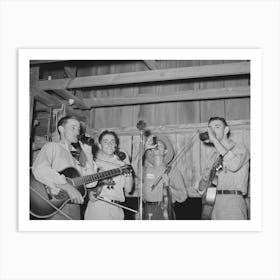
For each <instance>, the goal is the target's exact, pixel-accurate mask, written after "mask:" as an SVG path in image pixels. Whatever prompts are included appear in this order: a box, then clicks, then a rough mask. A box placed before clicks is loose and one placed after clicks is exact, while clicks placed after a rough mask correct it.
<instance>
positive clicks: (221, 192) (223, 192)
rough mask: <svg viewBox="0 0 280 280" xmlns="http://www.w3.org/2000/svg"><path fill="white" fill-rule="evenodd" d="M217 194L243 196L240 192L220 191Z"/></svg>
mask: <svg viewBox="0 0 280 280" xmlns="http://www.w3.org/2000/svg"><path fill="white" fill-rule="evenodd" d="M217 194H236V195H243V194H242V192H241V191H238V190H218V191H217Z"/></svg>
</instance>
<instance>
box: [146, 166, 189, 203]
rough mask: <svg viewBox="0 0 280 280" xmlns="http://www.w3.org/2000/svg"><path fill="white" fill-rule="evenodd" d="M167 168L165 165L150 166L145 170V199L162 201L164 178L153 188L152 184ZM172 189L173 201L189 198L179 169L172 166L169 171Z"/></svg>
mask: <svg viewBox="0 0 280 280" xmlns="http://www.w3.org/2000/svg"><path fill="white" fill-rule="evenodd" d="M164 170H165V167H163V166H162V167H160V168H154V167H151V166H148V167H146V168H145V170H144V174H145V175H144V185H143V198H144V200H145V201H149V202H158V201H162V199H163V194H164V189H163V180H160V181H159V183H158V184H157V185H156V187H155V188H154V189H153V190H152V185H153V184H154V183H155V182H156V181H157V178H159V177H160V176H161V175H162V174H163V172H164ZM169 178H170V189H171V193H172V201H173V202H175V201H178V202H183V201H185V200H186V198H187V196H188V195H187V190H186V187H185V184H184V179H183V176H182V174H181V173H180V171H179V169H177V168H176V167H172V168H171V170H170V172H169Z"/></svg>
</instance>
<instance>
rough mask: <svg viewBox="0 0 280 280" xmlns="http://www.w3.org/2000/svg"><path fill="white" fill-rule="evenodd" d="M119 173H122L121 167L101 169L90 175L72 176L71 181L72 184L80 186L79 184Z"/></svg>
mask: <svg viewBox="0 0 280 280" xmlns="http://www.w3.org/2000/svg"><path fill="white" fill-rule="evenodd" d="M120 174H122V171H121V168H115V169H111V170H107V171H103V172H99V173H94V174H91V175H86V176H82V177H77V178H72V181H73V184H74V186H81V185H85V184H89V183H92V182H95V181H99V180H103V179H107V178H110V177H114V176H117V175H120Z"/></svg>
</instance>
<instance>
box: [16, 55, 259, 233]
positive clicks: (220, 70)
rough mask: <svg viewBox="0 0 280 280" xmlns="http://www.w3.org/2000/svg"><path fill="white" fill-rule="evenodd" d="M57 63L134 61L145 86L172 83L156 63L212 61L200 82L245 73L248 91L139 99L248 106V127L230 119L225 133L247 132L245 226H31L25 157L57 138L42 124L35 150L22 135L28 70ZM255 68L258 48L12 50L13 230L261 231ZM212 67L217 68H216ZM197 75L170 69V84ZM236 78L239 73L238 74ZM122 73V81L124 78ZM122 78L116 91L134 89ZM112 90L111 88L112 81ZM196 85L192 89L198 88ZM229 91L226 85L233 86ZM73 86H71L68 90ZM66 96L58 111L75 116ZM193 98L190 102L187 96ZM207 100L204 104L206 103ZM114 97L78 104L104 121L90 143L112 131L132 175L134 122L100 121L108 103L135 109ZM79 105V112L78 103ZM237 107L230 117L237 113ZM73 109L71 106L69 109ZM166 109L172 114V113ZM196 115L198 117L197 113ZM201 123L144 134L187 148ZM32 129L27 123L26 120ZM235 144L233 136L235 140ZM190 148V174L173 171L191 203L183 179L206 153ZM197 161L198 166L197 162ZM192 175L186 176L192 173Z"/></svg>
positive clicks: (241, 223)
mask: <svg viewBox="0 0 280 280" xmlns="http://www.w3.org/2000/svg"><path fill="white" fill-rule="evenodd" d="M59 60H61V61H62V62H63V61H84V62H85V61H93V62H94V61H96V62H98V61H99V62H100V61H101V62H102V61H106V62H110V61H111V62H112V61H123V62H124V61H127V62H129V61H140V62H142V63H143V65H144V67H146V68H147V69H149V71H145V77H144V79H145V81H149V80H150V81H164V80H168V79H172V71H171V72H168V70H169V69H167V71H165V70H166V69H162V70H159V68H158V67H157V68H155V67H156V66H158V65H157V61H158V62H160V61H173V62H176V61H177V62H178V61H179V62H180V61H185V62H188V61H189V62H190V65H192V64H191V63H192V62H198V64H197V65H200V63H199V62H200V61H205V63H201V65H203V64H206V65H207V61H210V63H211V61H214V62H212V64H211V65H209V69H210V70H209V69H206V68H207V67H205V69H206V72H207V71H208V74H207V73H204V74H202V77H203V75H204V76H207V75H209V76H210V77H211V74H212V76H228V75H231V76H232V75H235V74H236V73H240V74H249V81H248V84H249V85H248V86H247V87H239V89H238V90H235V88H234V87H231V88H229V87H227V88H225V89H226V90H224V88H223V89H218V90H216V88H215V87H213V88H209V89H207V86H206V90H201V91H197V90H187V91H185V92H184V91H179V93H180V94H177V92H176V91H173V92H171V93H170V92H166V90H165V91H163V92H161V89H157V90H158V91H159V94H161V95H156V94H155V95H154V98H153V100H152V101H149V100H148V101H147V100H145V99H144V98H145V97H144V98H142V100H141V102H143V104H146V103H153V102H170V101H181V102H183V101H186V100H194V101H197V100H200V101H201V100H202V101H203V100H212V99H214V100H218V99H219V97H220V98H221V99H222V98H223V97H225V96H226V95H227V94H228V95H229V96H230V97H232V98H238V97H247V98H248V99H249V104H248V105H247V107H245V110H247V112H246V114H247V116H249V118H248V119H247V120H242V124H240V120H239V119H238V118H236V119H234V120H228V121H229V127H230V128H232V130H233V132H234V131H235V130H237V133H236V134H237V135H238V133H239V132H240V131H238V129H240V125H241V126H242V125H243V129H245V130H246V131H247V132H248V133H247V134H246V135H244V132H242V134H241V136H240V135H239V137H241V139H242V141H245V142H246V144H247V146H248V148H249V149H250V158H251V160H250V185H253V186H254V187H253V188H252V189H251V190H250V206H249V209H250V219H248V220H200V221H198V220H195V221H194V220H172V221H171V220H168V221H166V220H164V221H159V220H158V221H142V220H138V221H131V220H125V221H115V220H114V221H113V220H108V221H98V220H83V221H74V220H71V221H67V222H65V221H51V220H48V221H47V222H44V221H42V220H30V209H29V207H30V197H29V191H30V190H29V187H30V183H29V174H30V171H29V169H30V161H29V160H31V161H32V160H33V159H32V157H31V156H30V154H31V153H30V151H32V150H33V147H34V146H36V145H37V146H40V145H41V144H42V143H41V142H44V143H45V141H46V138H48V137H50V135H51V137H52V138H53V139H57V133H56V132H53V133H52V130H51V129H49V125H50V122H49V123H47V124H45V126H46V127H47V128H46V129H45V130H46V131H48V135H49V136H47V137H46V136H44V137H41V138H40V137H38V139H39V140H38V142H39V143H30V135H29V131H30V129H31V126H30V120H31V117H32V116H31V115H32V114H33V107H32V102H29V101H30V99H29V96H30V80H31V79H32V77H34V73H33V76H32V70H34V69H35V68H37V70H38V67H39V65H44V62H45V64H49V63H55V62H57V61H59ZM217 61H230V63H225V64H222V66H224V67H220V66H221V64H218V63H217ZM235 61H237V62H235ZM240 61H241V62H240ZM261 62H262V52H261V50H260V49H19V50H18V66H19V68H18V79H19V92H18V97H19V104H20V106H19V112H18V116H19V119H18V122H19V135H20V136H21V141H19V148H18V150H19V167H18V170H19V186H18V193H19V196H18V203H19V207H18V229H19V230H20V231H260V230H261V228H262V197H261V193H262V178H261V176H262V175H261V174H262V172H261V170H262V160H261V156H260V153H259V151H260V149H261V146H262V128H261V126H260V124H261V123H262V114H261V112H262V104H261V100H262V64H261ZM215 63H216V64H215ZM173 64H174V63H173ZM195 64H196V63H194V65H195ZM171 65H172V63H171ZM211 66H212V68H211ZM213 66H214V67H213ZM215 66H218V67H217V68H215ZM169 68H170V66H169ZM198 68H199V67H197V66H196V67H184V68H173V70H174V72H175V71H176V70H178V71H177V72H176V77H177V79H186V77H189V78H192V81H195V82H196V81H197V80H196V79H197V78H199V75H200V72H201V71H200V72H199V70H198ZM235 68H236V69H235ZM237 68H238V69H237ZM189 69H190V70H189ZM64 70H65V67H64ZM66 70H67V69H66ZM70 70H71V69H70ZM70 70H69V71H70ZM183 70H185V71H186V72H188V73H187V74H186V72H185V73H184V71H183ZM192 71H193V72H192ZM242 71H244V73H243V72H242ZM42 72H43V71H42ZM143 73H144V72H143ZM209 73H210V74H209ZM37 74H38V73H37ZM70 74H71V73H70ZM127 74H128V75H129V73H127ZM41 75H45V76H46V77H45V78H44V80H43V79H42V80H41V81H39V82H37V81H35V83H38V84H40V88H42V89H49V88H47V87H48V82H53V84H54V85H55V83H56V80H55V79H54V80H52V76H51V74H49V72H48V71H45V73H44V74H42V73H41ZM180 75H181V76H180ZM192 75H193V76H192ZM70 76H71V75H70ZM108 76H109V75H108ZM112 76H113V75H112ZM123 76H125V75H123ZM169 76H170V77H171V78H170V77H169ZM104 77H105V75H103V76H102V77H101V78H104ZM178 77H179V78H178ZM85 78H89V80H90V77H85ZM109 78H110V77H109ZM124 78H125V80H124V81H120V84H122V83H130V84H131V83H134V84H135V83H136V82H137V81H134V80H129V79H133V77H132V78H131V77H124ZM81 79H82V77H81ZM57 81H58V80H57ZM59 81H64V82H65V85H66V86H65V88H67V86H69V84H70V83H71V81H72V82H73V79H71V78H68V79H67V78H66V79H64V80H61V79H60V80H59ZM33 82H34V81H33ZM103 82H104V81H103ZM140 82H141V81H138V82H137V83H140ZM49 84H50V83H49ZM73 84H74V83H73ZM115 84H117V83H116V82H115ZM197 84H199V83H198V82H197ZM229 84H230V85H232V83H229ZM108 85H110V81H109V80H108ZM148 85H149V84H148ZM55 86H58V85H55ZM73 86H74V87H75V85H73ZM89 86H92V85H89ZM70 87H71V86H70ZM76 87H81V86H78V85H77V86H76ZM158 87H160V86H158ZM175 88H176V87H175ZM178 88H179V87H178ZM202 88H203V87H202ZM197 89H199V86H198V87H197ZM204 91H205V92H204ZM206 91H207V92H206ZM69 92H70V91H67V93H68V95H67V96H65V94H63V97H64V98H65V99H64V100H63V102H61V103H60V107H61V106H62V107H63V106H65V103H66V101H67V102H68V104H67V105H66V107H67V108H69V109H68V111H69V112H70V113H72V114H73V112H77V110H74V109H73V106H72V105H73V103H74V104H75V105H81V104H82V102H81V101H80V100H81V99H80V98H77V97H76V95H71V94H69ZM41 93H42V92H41ZM183 93H184V94H183ZM144 95H145V94H143V95H142V96H144ZM146 95H147V94H146ZM194 95H196V96H195V97H194ZM207 95H208V96H210V97H208V96H207ZM32 96H33V97H34V96H35V97H36V98H37V100H39V101H40V98H41V102H43V103H47V102H59V101H61V100H60V99H58V98H56V97H55V96H53V95H52V96H51V95H49V94H47V93H46V92H45V95H44V94H40V93H38V92H35V93H34V92H32ZM60 96H61V95H60ZM69 96H70V97H69ZM113 96H114V95H113ZM159 96H160V97H159ZM197 96H199V97H197ZM116 97H117V95H115V96H114V98H112V100H109V98H108V99H107V100H106V98H102V100H101V98H95V97H94V98H92V101H91V100H90V98H87V99H85V100H87V102H86V104H89V103H91V105H92V104H93V103H94V102H95V103H96V104H97V105H95V107H96V108H97V109H99V110H100V111H99V118H101V117H103V122H102V121H101V122H100V123H99V124H98V119H97V124H98V125H97V127H98V126H99V127H101V128H102V129H100V130H98V129H94V126H93V125H92V127H91V128H90V131H89V133H90V135H91V136H95V137H96V136H98V134H99V133H100V132H101V130H104V129H111V130H114V131H117V132H118V134H119V135H121V140H123V144H122V145H121V148H123V149H124V150H125V149H127V148H128V149H127V151H126V152H128V154H129V157H130V158H132V162H131V163H132V166H133V167H134V169H136V168H137V164H135V162H133V159H134V160H135V161H137V158H136V157H133V154H132V153H133V152H134V153H135V154H137V153H138V152H139V149H138V150H137V148H135V147H132V148H131V147H130V148H129V147H128V146H129V142H130V144H131V143H135V144H136V143H137V145H135V146H139V133H138V131H137V128H136V123H135V127H131V126H126V124H127V123H128V122H127V121H125V122H124V123H120V124H119V125H118V126H115V127H112V123H113V122H112V121H111V122H110V121H108V120H106V119H105V120H104V117H105V118H106V116H107V115H108V111H106V107H107V106H108V104H106V102H108V101H111V102H114V103H115V104H114V105H115V106H119V105H132V104H134V105H135V104H138V103H137V101H138V102H139V99H137V98H135V100H136V99H137V100H136V101H135V100H134V99H133V96H132V97H131V96H129V97H127V98H121V100H120V99H118V98H116ZM173 97H174V98H173ZM44 98H45V100H44ZM157 98H158V99H159V98H160V100H157ZM172 98H173V99H172ZM71 101H72V102H71ZM75 102H76V103H75ZM98 102H101V103H100V104H99V103H98ZM209 103H210V102H209ZM98 104H99V106H98ZM104 104H105V105H104ZM236 104H237V105H236V106H237V107H238V104H239V103H238V102H237V103H236ZM82 105H84V103H83V104H82ZM208 106H211V105H208ZM212 106H213V103H212ZM98 107H99V108H98ZM232 107H233V108H231V110H232V111H234V110H235V108H234V103H233V105H232ZM237 107H236V110H238V108H237ZM74 108H77V107H76V106H74ZM104 108H105V109H104ZM125 108H126V107H125ZM163 109H164V108H163ZM171 109H173V107H172V108H171ZM31 110H32V114H31ZM102 110H103V112H102ZM175 110H176V109H175ZM220 111H221V108H218V106H217V105H216V106H215V105H214V106H213V108H212V110H209V112H211V114H213V115H219V113H220ZM174 112H175V111H174ZM209 112H208V114H209ZM175 113H177V112H175ZM165 114H166V112H161V113H160V114H159V116H161V117H163V116H164V115H165ZM199 114H200V115H201V112H200V113H199ZM205 115H207V112H206V113H205ZM138 116H139V114H138ZM211 116H212V115H211ZM209 117H210V116H209ZM141 118H143V119H144V120H145V121H146V122H148V121H149V117H147V116H145V112H144V113H142V115H141ZM194 119H195V118H194ZM199 119H200V118H199ZM204 119H205V117H204V118H203V121H202V122H200V123H198V122H195V123H191V124H190V125H184V124H182V123H179V124H177V123H175V125H165V124H160V125H158V126H156V127H155V126H151V125H149V124H148V125H147V126H148V128H149V129H150V130H152V131H155V132H157V133H158V132H160V133H162V132H165V133H166V132H168V131H169V132H173V133H182V132H184V133H186V132H187V134H186V138H185V139H183V141H184V142H186V139H190V138H191V134H193V133H194V132H196V131H198V130H199V131H203V130H206V127H207V122H206V121H207V120H206V119H205V120H204ZM139 120H140V119H139ZM115 121H116V120H115ZM136 121H138V120H136ZM31 122H33V120H32V121H31ZM104 124H105V125H104ZM106 125H107V126H106ZM45 134H47V133H45ZM239 134H240V133H239ZM233 135H234V133H233ZM173 136H174V137H173ZM131 137H132V138H133V137H134V139H133V140H131ZM235 137H237V136H236V135H235ZM42 138H44V139H43V140H44V141H41V142H40V139H42ZM126 138H129V139H130V140H127V139H126ZM169 138H170V139H171V141H172V140H174V139H175V141H173V146H176V134H174V135H172V134H171V135H170V136H169ZM173 138H174V139H173ZM251 139H254V141H251ZM181 140H182V139H181ZM54 141H55V140H54ZM195 141H196V142H195V143H196V144H195V146H197V149H196V150H195V151H192V153H193V155H194V153H195V152H196V154H195V155H194V156H192V157H190V158H191V159H192V160H194V161H195V164H198V163H199V165H198V167H196V168H193V169H195V172H194V173H193V174H186V173H191V172H188V171H186V166H180V164H178V165H179V166H178V168H179V169H180V170H181V172H182V173H183V177H184V180H185V182H186V181H187V184H186V185H187V186H188V187H189V188H188V187H187V188H188V193H191V196H192V193H195V190H194V186H193V185H194V183H193V181H195V180H194V179H193V180H190V179H189V180H188V177H190V176H196V177H198V176H199V175H200V170H201V169H202V168H203V167H204V166H203V164H201V165H202V166H200V160H201V158H202V157H205V156H206V154H207V149H205V148H204V146H203V145H200V144H199V139H198V137H197V139H195ZM181 142H182V141H181ZM181 144H182V143H181ZM131 146H132V145H131ZM24 147H25V148H24ZM26 147H29V149H26ZM40 147H41V146H40ZM40 147H39V148H40ZM182 147H183V144H182V145H181V146H180V145H179V147H175V150H176V151H177V153H178V152H180V148H182ZM201 147H202V148H201ZM35 150H36V149H35ZM136 150H137V151H136ZM131 151H132V152H131ZM196 157H197V158H198V159H196ZM182 162H183V163H184V164H186V159H184V160H182ZM181 165H182V164H181ZM193 169H192V170H191V171H193ZM184 171H185V172H184ZM190 185H191V186H190Z"/></svg>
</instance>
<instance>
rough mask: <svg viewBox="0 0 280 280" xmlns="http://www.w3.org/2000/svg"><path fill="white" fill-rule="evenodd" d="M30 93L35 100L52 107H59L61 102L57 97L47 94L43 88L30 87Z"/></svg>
mask: <svg viewBox="0 0 280 280" xmlns="http://www.w3.org/2000/svg"><path fill="white" fill-rule="evenodd" d="M30 94H31V96H32V97H34V98H35V100H37V101H40V102H41V103H43V104H44V105H46V106H48V107H52V108H60V107H61V104H62V103H61V102H60V101H59V100H58V99H57V98H55V97H53V96H51V95H49V94H48V93H46V92H45V91H43V90H39V89H37V88H35V87H30Z"/></svg>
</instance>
